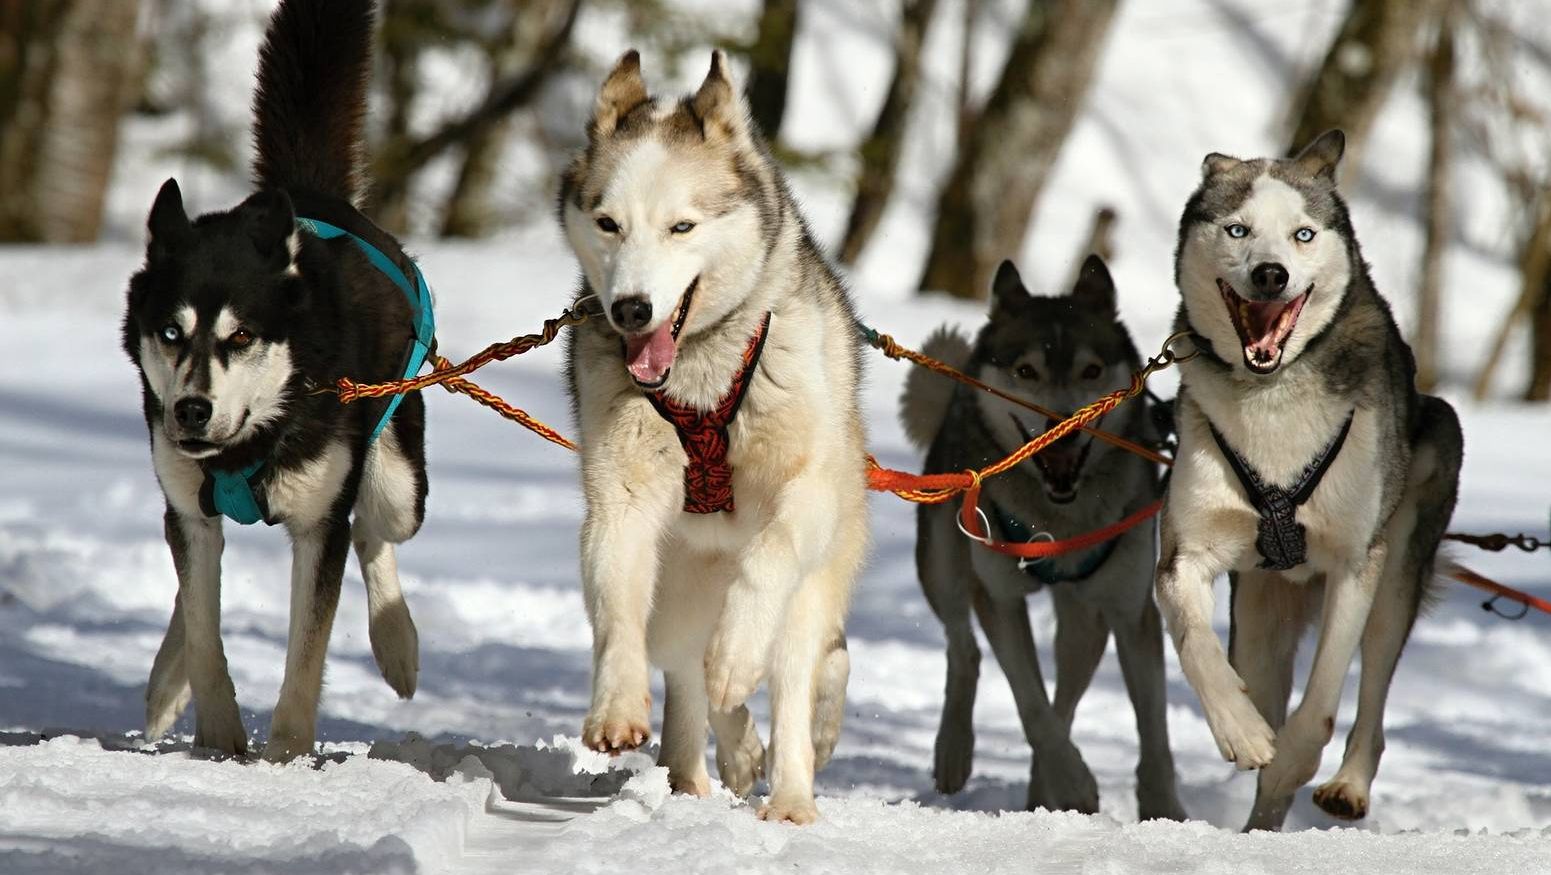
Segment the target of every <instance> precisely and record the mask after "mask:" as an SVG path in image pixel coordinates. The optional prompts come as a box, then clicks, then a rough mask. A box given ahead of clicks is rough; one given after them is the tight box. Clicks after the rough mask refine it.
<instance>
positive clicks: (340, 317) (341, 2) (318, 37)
mask: <svg viewBox="0 0 1551 875" xmlns="http://www.w3.org/2000/svg"><path fill="white" fill-rule="evenodd" d="M374 19H375V9H374V4H373V3H372V2H371V0H283V2H281V4H280V5H279V7H278V8H277V9H276V11H275V13H274V16H273V17H272V18H271V20H270V25H269V29H268V32H267V33H266V36H265V41H264V47H263V50H262V53H261V56H260V61H259V69H258V88H257V93H256V95H255V98H254V104H253V107H254V114H255V121H254V143H255V146H256V148H257V160H256V164H255V168H254V178H255V182H256V183H257V187H258V189H259V190H258V191H257V192H256V193H255V194H253V195H252V196H250V197H249V198H247V199H246V200H244V201H243V202H242V203H240V204H238V205H237V206H235V207H233V208H232V209H230V210H226V211H223V212H214V213H207V214H205V215H202V216H197V217H192V218H191V217H190V216H189V215H188V213H187V212H185V210H184V206H183V198H182V195H181V193H180V192H179V190H178V185H177V183H176V182H174V181H172V180H168V181H167V183H166V184H165V185H163V187H162V189H161V192H160V193H159V194H158V195H157V197H156V202H155V204H154V205H153V206H152V207H151V213H150V217H149V220H148V222H147V227H148V230H149V234H150V240H149V243H148V245H147V247H146V260H145V266H144V267H143V268H142V269H141V270H140V271H138V272H137V273H135V275H134V276H133V277H132V278H131V279H130V281H129V294H128V301H127V307H126V310H125V315H124V332H123V342H124V350H125V352H127V353H128V355H129V357H130V359H131V360H132V361H133V362H134V364H135V365H136V367H137V368H138V369H139V371H140V377H141V389H142V401H143V408H144V412H145V420H146V426H147V428H148V430H149V432H150V441H151V459H152V463H153V465H154V466H155V470H156V479H157V481H158V482H159V483H160V485H161V488H162V493H163V495H164V496H165V499H166V515H165V532H166V538H167V544H168V546H169V547H170V548H171V550H172V557H173V566H174V570H175V571H176V573H177V577H178V595H177V600H176V603H175V607H174V609H173V613H172V621H171V622H170V623H169V624H168V627H167V634H166V637H165V638H164V639H163V642H162V646H161V649H160V651H158V653H157V655H156V661H155V664H154V665H153V666H152V669H151V677H150V682H149V683H148V684H147V687H146V729H145V734H146V737H147V738H148V739H150V740H155V739H156V738H157V737H158V736H160V735H162V734H163V733H164V732H166V731H167V730H169V729H171V728H172V726H173V725H174V724H175V723H176V722H177V720H178V718H179V716H180V715H181V714H182V712H183V710H184V709H185V708H186V707H187V706H188V704H189V702H190V700H191V699H192V701H193V704H194V711H195V721H194V744H195V746H196V747H202V748H207V749H210V750H214V751H218V752H221V753H224V754H230V755H242V754H246V753H247V752H248V734H247V730H246V729H245V728H244V727H243V724H242V718H241V716H240V714H239V712H238V709H237V698H236V690H235V689H234V687H233V685H232V679H231V675H230V674H229V672H228V671H227V664H226V655H225V652H224V649H223V647H222V644H221V601H220V600H221V554H222V552H223V547H224V544H225V539H224V535H223V525H225V524H226V523H227V522H236V523H241V524H244V525H246V524H251V523H256V522H259V521H260V520H262V521H264V522H265V523H268V524H271V525H283V526H284V527H285V529H286V533H287V534H288V535H289V536H290V541H291V545H292V564H291V576H290V605H291V618H290V632H289V635H288V636H287V642H286V662H285V678H284V681H283V683H282V684H281V687H280V699H279V701H278V703H277V704H276V705H275V710H274V717H273V720H272V722H271V725H270V730H269V738H268V741H267V742H266V743H265V746H264V756H265V758H266V759H269V760H272V761H286V760H290V759H292V758H294V757H297V756H302V755H306V754H308V753H310V752H311V751H312V748H313V742H314V740H315V734H316V722H317V715H318V700H319V696H320V695H321V689H322V683H323V663H324V652H325V650H326V649H327V647H328V640H329V632H330V629H331V628H332V625H333V622H334V613H335V606H336V605H337V604H338V601H339V596H340V587H341V579H342V577H343V575H344V571H345V562H346V560H347V559H348V557H349V554H350V550H351V547H352V546H353V547H354V548H355V554H356V557H357V559H358V560H359V562H360V565H361V572H362V576H363V577H364V578H365V580H366V589H367V601H368V606H369V611H370V617H371V619H370V633H371V644H372V653H373V655H374V656H375V657H376V659H377V665H378V667H379V668H380V669H381V671H382V675H383V678H384V680H386V681H387V682H388V684H389V686H391V687H392V688H393V690H394V691H395V692H397V693H398V694H399V695H400V696H401V697H403V698H406V699H407V698H409V697H410V696H412V695H414V692H415V686H416V680H417V672H418V668H419V639H418V637H417V635H416V632H415V625H414V622H413V620H411V618H410V614H409V608H408V606H407V605H406V604H405V601H404V597H403V593H402V591H401V590H400V587H399V578H398V565H397V561H396V560H395V557H394V545H396V544H398V543H400V542H402V541H405V540H407V539H408V538H409V537H411V536H412V535H414V534H415V532H416V531H417V530H419V528H420V523H421V521H422V519H423V517H424V514H425V498H426V489H427V483H426V470H425V407H424V403H423V402H422V401H421V399H420V396H419V394H418V393H411V394H409V395H406V396H404V397H403V401H402V402H401V403H399V404H398V405H397V406H396V409H395V407H394V406H392V405H391V404H390V402H385V401H375V402H367V403H360V404H354V405H350V406H344V405H341V404H340V403H339V400H338V399H337V398H335V397H333V396H332V395H329V394H323V393H318V392H315V391H313V389H315V388H316V387H318V386H328V385H331V384H332V383H333V381H334V380H335V379H336V378H338V377H342V376H351V377H354V378H356V379H358V380H361V381H362V382H373V383H375V382H381V381H383V380H388V379H393V378H397V377H400V376H403V375H404V372H405V369H406V367H408V366H409V363H407V362H406V356H408V357H409V359H410V362H413V364H414V365H415V366H418V364H419V360H418V359H419V358H423V353H424V351H425V350H424V344H422V343H421V339H422V338H423V337H424V335H425V334H426V331H424V330H422V329H423V328H425V327H426V326H429V324H430V321H429V320H430V317H429V301H428V299H427V298H426V297H425V295H427V294H428V292H426V290H425V288H424V285H423V283H421V282H420V277H419V273H418V271H417V270H416V269H415V268H414V266H413V264H412V262H410V260H409V259H408V257H407V256H404V255H403V253H402V250H401V249H400V248H399V247H398V245H397V243H395V242H394V241H393V239H392V238H391V237H389V236H388V235H387V234H386V233H384V232H382V231H380V230H379V229H377V228H376V227H375V226H373V225H371V223H370V222H368V221H367V220H366V219H365V218H364V217H362V216H361V215H360V214H359V213H357V212H356V211H355V210H354V208H353V207H352V206H351V201H352V199H353V198H354V196H355V194H356V192H357V190H358V189H359V177H360V169H361V168H360V165H361V156H362V143H363V138H362V132H363V130H362V128H363V122H364V119H365V115H366V82H367V79H368V75H367V74H368V72H369V71H370V69H371V39H372V27H373V22H374ZM299 215H300V216H303V217H306V218H300V219H299V218H298V216H299ZM341 229H344V230H345V231H346V232H347V233H349V234H352V235H355V236H356V238H357V240H356V242H352V240H351V239H350V238H349V237H346V236H344V234H332V233H331V231H340V230H341ZM358 244H359V245H358ZM367 246H371V247H373V251H374V252H376V253H377V254H378V255H380V256H382V259H383V264H384V265H388V262H389V261H392V262H395V263H394V264H393V265H392V266H391V267H388V266H383V267H380V266H377V265H376V264H375V263H374V262H373V261H372V260H370V258H371V256H369V255H368V254H367V253H366V249H365V247H367ZM400 282H403V284H404V286H403V289H402V290H401V287H398V286H399V283H400ZM417 287H418V291H419V292H420V293H421V294H420V296H419V297H418V298H417V300H418V303H412V302H411V300H410V298H409V297H407V294H408V292H409V291H414V290H416V289H417ZM416 311H418V312H416ZM406 349H408V350H410V352H408V353H406ZM417 357H418V358H417ZM352 515H353V517H354V518H353V519H352ZM275 585H276V590H275V592H276V595H277V597H283V596H280V595H279V594H280V593H283V592H284V591H285V583H284V582H282V581H276V582H275Z"/></svg>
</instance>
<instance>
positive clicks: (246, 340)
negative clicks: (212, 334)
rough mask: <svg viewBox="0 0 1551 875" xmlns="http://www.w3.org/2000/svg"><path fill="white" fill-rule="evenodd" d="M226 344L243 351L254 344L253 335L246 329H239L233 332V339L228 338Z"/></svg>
mask: <svg viewBox="0 0 1551 875" xmlns="http://www.w3.org/2000/svg"><path fill="white" fill-rule="evenodd" d="M226 342H227V343H229V344H231V345H232V346H235V347H237V348H238V349H242V348H244V347H246V346H247V345H248V344H250V343H252V342H253V334H252V332H250V331H248V329H246V328H239V329H237V330H236V331H233V332H232V336H231V337H228V338H226Z"/></svg>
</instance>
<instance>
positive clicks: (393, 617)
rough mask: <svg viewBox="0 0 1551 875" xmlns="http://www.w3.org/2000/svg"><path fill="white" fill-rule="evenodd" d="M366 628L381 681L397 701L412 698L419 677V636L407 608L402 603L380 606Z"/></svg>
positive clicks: (395, 602)
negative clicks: (383, 681)
mask: <svg viewBox="0 0 1551 875" xmlns="http://www.w3.org/2000/svg"><path fill="white" fill-rule="evenodd" d="M368 628H369V630H370V635H371V640H372V657H373V658H374V659H376V660H377V669H378V670H379V671H381V672H382V679H383V680H385V681H387V682H388V686H390V687H392V688H393V692H395V693H398V696H399V698H400V699H410V698H413V697H414V695H415V684H416V681H417V679H418V677H419V674H420V636H419V634H418V633H417V632H416V631H415V621H414V619H413V618H412V617H410V615H409V605H407V604H405V603H404V602H403V601H402V600H400V601H394V602H389V603H388V604H386V605H383V606H382V607H381V609H379V610H378V611H377V613H376V614H375V615H373V616H372V618H371V621H370V623H369V626H368Z"/></svg>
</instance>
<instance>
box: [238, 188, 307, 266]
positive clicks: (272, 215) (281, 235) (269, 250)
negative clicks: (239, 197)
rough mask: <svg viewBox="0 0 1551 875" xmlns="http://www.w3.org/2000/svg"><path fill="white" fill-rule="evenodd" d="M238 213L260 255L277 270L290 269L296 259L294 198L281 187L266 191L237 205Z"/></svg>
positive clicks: (253, 195) (251, 196) (250, 196)
mask: <svg viewBox="0 0 1551 875" xmlns="http://www.w3.org/2000/svg"><path fill="white" fill-rule="evenodd" d="M237 212H238V213H239V214H240V215H241V216H242V222H243V227H244V228H245V229H246V230H247V232H248V239H249V240H252V241H253V248H255V249H257V250H258V252H259V255H260V256H262V257H263V258H264V259H265V260H266V261H268V262H269V263H270V264H272V265H274V266H275V269H276V270H285V269H286V268H288V267H290V266H291V264H292V262H293V260H294V257H295V253H294V252H293V251H292V238H293V237H294V236H295V235H296V233H297V230H296V213H295V211H294V210H293V209H292V208H291V196H290V195H288V194H286V193H285V192H284V191H281V190H280V189H278V188H272V189H266V190H264V191H260V192H257V193H255V194H252V195H249V196H248V199H247V200H245V201H243V202H242V203H240V204H238V205H237Z"/></svg>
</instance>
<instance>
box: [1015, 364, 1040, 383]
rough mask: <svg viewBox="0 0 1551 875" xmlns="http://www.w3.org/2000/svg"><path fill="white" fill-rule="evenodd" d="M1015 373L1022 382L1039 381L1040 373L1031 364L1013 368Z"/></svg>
mask: <svg viewBox="0 0 1551 875" xmlns="http://www.w3.org/2000/svg"><path fill="white" fill-rule="evenodd" d="M1013 373H1014V374H1016V375H1017V376H1018V379H1020V380H1038V379H1039V371H1036V370H1034V366H1033V365H1030V364H1021V365H1019V366H1017V367H1016V368H1013Z"/></svg>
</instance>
